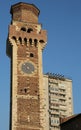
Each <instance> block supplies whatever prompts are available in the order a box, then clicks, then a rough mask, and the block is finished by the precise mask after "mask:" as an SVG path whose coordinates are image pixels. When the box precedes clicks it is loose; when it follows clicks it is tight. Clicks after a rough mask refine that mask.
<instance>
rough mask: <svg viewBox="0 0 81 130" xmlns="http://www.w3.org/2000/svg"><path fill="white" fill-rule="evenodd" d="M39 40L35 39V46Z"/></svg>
mask: <svg viewBox="0 0 81 130" xmlns="http://www.w3.org/2000/svg"><path fill="white" fill-rule="evenodd" d="M37 42H38V40H37V39H34V43H35V47H36V46H37Z"/></svg>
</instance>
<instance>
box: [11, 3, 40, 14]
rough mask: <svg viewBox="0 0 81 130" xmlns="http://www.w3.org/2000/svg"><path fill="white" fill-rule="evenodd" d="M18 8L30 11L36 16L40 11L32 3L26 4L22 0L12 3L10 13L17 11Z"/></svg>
mask: <svg viewBox="0 0 81 130" xmlns="http://www.w3.org/2000/svg"><path fill="white" fill-rule="evenodd" d="M18 10H28V11H32V12H33V13H34V14H35V15H36V16H38V15H39V13H40V10H39V9H38V8H37V7H36V6H35V5H34V4H28V3H24V2H19V3H16V4H14V5H12V6H11V10H10V13H11V14H13V13H14V12H17V11H18Z"/></svg>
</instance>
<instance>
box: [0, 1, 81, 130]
mask: <svg viewBox="0 0 81 130" xmlns="http://www.w3.org/2000/svg"><path fill="white" fill-rule="evenodd" d="M17 2H22V1H21V0H20V1H19V0H3V1H1V2H0V75H1V76H0V77H1V78H0V130H5V129H9V98H10V97H9V94H10V59H9V58H8V57H7V56H6V39H7V35H8V25H9V24H10V21H11V15H10V13H9V12H10V7H11V5H13V4H15V3H17ZM23 2H27V3H30V4H31V3H33V4H35V5H36V6H37V7H38V8H39V9H40V16H39V23H42V27H43V29H46V30H47V35H48V42H47V46H46V48H45V50H44V52H43V72H44V73H46V72H53V73H59V74H63V75H65V76H67V77H70V78H72V80H73V100H74V113H80V112H81V101H80V100H81V0H51V1H50V0H23Z"/></svg>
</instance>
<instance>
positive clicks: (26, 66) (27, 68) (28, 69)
mask: <svg viewBox="0 0 81 130" xmlns="http://www.w3.org/2000/svg"><path fill="white" fill-rule="evenodd" d="M21 69H22V71H23V72H24V73H26V74H32V73H33V72H34V70H35V67H34V65H33V64H32V63H30V62H24V63H23V64H22V65H21Z"/></svg>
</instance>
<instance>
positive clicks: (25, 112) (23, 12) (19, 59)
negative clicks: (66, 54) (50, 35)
mask: <svg viewBox="0 0 81 130" xmlns="http://www.w3.org/2000/svg"><path fill="white" fill-rule="evenodd" d="M39 12H40V11H39V9H38V8H37V7H36V6H34V5H33V4H27V3H22V2H20V3H17V4H15V5H13V6H11V11H10V13H11V14H12V20H11V24H10V25H9V33H8V39H7V55H8V56H9V57H10V59H11V89H10V90H11V92H10V94H11V95H10V130H45V127H44V123H45V121H44V106H43V105H44V101H43V91H42V90H43V73H42V50H43V48H44V47H45V45H46V40H47V36H46V31H45V30H42V29H41V24H39V23H38V16H39Z"/></svg>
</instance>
